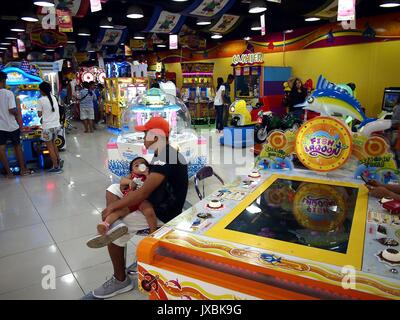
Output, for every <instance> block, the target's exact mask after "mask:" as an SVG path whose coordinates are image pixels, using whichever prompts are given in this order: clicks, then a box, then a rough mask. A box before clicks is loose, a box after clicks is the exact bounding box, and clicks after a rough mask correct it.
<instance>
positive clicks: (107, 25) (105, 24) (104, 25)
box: [100, 18, 114, 29]
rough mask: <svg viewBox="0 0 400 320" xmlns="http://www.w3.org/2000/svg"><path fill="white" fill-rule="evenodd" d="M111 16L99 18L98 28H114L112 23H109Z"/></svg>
mask: <svg viewBox="0 0 400 320" xmlns="http://www.w3.org/2000/svg"><path fill="white" fill-rule="evenodd" d="M111 19H112V18H107V19H105V18H103V19H101V20H100V28H103V29H114V25H113V24H112V23H111Z"/></svg>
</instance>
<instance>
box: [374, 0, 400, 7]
mask: <svg viewBox="0 0 400 320" xmlns="http://www.w3.org/2000/svg"><path fill="white" fill-rule="evenodd" d="M379 6H380V7H381V8H396V7H399V6H400V1H396V0H383V1H381V4H380V5H379Z"/></svg>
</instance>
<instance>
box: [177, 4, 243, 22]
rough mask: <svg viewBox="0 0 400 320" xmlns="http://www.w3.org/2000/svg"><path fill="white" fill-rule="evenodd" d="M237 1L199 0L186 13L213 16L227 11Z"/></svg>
mask: <svg viewBox="0 0 400 320" xmlns="http://www.w3.org/2000/svg"><path fill="white" fill-rule="evenodd" d="M235 1H236V0H211V1H210V0H197V1H195V2H194V3H193V4H192V5H191V6H190V7H189V8H188V9H187V10H185V11H184V14H186V15H191V16H196V17H204V18H212V17H214V16H216V15H220V14H223V13H225V12H227V11H228V10H229V9H230V8H231V7H232V6H233V5H234V4H235Z"/></svg>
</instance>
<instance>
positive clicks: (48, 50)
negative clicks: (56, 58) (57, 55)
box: [46, 49, 54, 52]
mask: <svg viewBox="0 0 400 320" xmlns="http://www.w3.org/2000/svg"><path fill="white" fill-rule="evenodd" d="M46 51H47V52H54V49H46Z"/></svg>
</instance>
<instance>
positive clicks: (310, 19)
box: [304, 17, 321, 22]
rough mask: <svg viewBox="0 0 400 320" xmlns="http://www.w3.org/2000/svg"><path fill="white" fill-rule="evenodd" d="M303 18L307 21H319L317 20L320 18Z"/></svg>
mask: <svg viewBox="0 0 400 320" xmlns="http://www.w3.org/2000/svg"><path fill="white" fill-rule="evenodd" d="M304 20H305V21H307V22H313V21H319V20H321V18H317V17H310V18H306V19H304Z"/></svg>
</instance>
